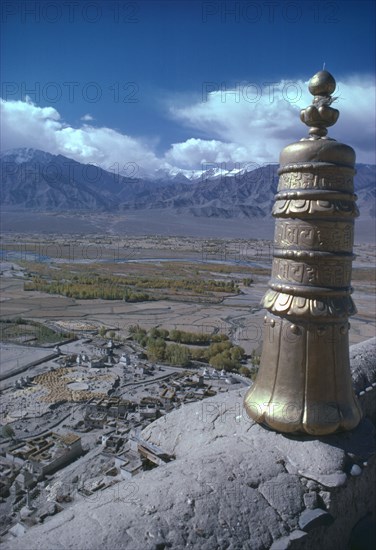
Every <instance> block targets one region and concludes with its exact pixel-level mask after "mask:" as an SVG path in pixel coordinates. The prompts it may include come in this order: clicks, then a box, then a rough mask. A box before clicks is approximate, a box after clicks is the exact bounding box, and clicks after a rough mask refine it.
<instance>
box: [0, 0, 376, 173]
mask: <svg viewBox="0 0 376 550" xmlns="http://www.w3.org/2000/svg"><path fill="white" fill-rule="evenodd" d="M374 20H375V6H374V2H368V1H362V0H361V1H359V0H358V1H354V2H353V1H337V2H336V1H334V2H332V1H321V0H307V1H298V0H296V1H278V0H273V1H272V0H270V1H266V0H265V1H261V0H260V1H249V2H248V1H246V0H245V1H227V2H220V1H190V2H185V1H181V2H179V1H173V0H171V1H163V2H160V1H158V0H154V1H140V2H138V1H135V2H126V1H124V2H123V1H119V2H112V1H108V2H103V1H95V0H94V1H77V0H72V1H70V0H66V1H65V2H60V1H58V0H48V1H46V2H44V1H35V2H34V1H32V0H29V1H25V2H11V1H8V2H7V1H4V2H3V4H2V54H1V55H2V57H1V66H2V89H1V96H2V102H1V107H2V111H3V113H2V116H3V125H2V142H1V146H2V149H9V148H13V147H23V146H28V147H37V148H40V149H44V150H48V151H50V152H51V153H61V154H65V155H66V156H68V157H71V158H75V159H76V160H79V161H82V162H95V163H97V164H100V165H101V166H103V167H104V168H108V167H109V166H110V165H112V164H113V163H115V162H117V163H127V162H128V163H129V162H135V163H137V164H138V165H140V166H141V167H142V169H144V170H146V171H149V172H153V171H154V170H156V169H158V168H167V169H169V168H175V169H180V168H182V169H186V170H190V169H199V168H200V167H201V166H202V164H203V163H209V162H212V163H213V164H214V163H217V164H221V163H222V164H225V165H226V166H227V167H228V168H231V167H232V165H234V164H237V163H243V164H244V163H254V164H263V163H267V162H276V161H278V153H279V150H280V149H281V148H282V147H283V146H284V145H286V144H287V143H289V142H291V141H295V140H296V139H300V138H301V137H304V136H305V135H306V133H307V131H306V129H305V127H304V126H303V125H302V124H301V123H300V121H299V109H300V108H301V107H304V106H306V105H308V104H309V103H310V101H311V96H310V95H309V94H308V92H307V90H306V87H307V81H308V80H309V78H310V77H311V76H312V75H313V74H314V73H315V72H317V71H318V70H320V69H322V65H323V62H325V63H326V68H327V69H328V70H329V71H330V72H332V74H333V75H334V77H335V78H336V80H337V83H338V91H337V92H336V93H335V95H338V96H339V99H338V101H337V102H336V107H337V108H339V109H340V111H341V116H340V119H339V122H338V123H337V126H336V127H334V128H333V129H331V131H330V135H331V136H332V137H334V138H336V139H340V140H343V141H345V142H347V143H349V144H351V145H352V146H353V147H354V148H355V149H356V151H357V153H358V160H359V161H360V162H367V163H374V162H375V157H374V148H375V143H374V117H375V77H374V74H375V23H374Z"/></svg>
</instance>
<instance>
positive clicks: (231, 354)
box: [129, 325, 248, 373]
mask: <svg viewBox="0 0 376 550" xmlns="http://www.w3.org/2000/svg"><path fill="white" fill-rule="evenodd" d="M129 334H130V336H131V337H132V339H133V340H134V341H136V342H138V344H140V346H142V347H143V348H145V349H146V353H147V356H148V358H149V359H150V360H151V361H165V362H167V363H169V364H170V365H176V366H187V365H189V363H190V361H192V360H195V361H202V362H205V363H209V365H211V366H212V367H214V368H215V369H218V370H222V369H224V370H226V371H231V370H239V369H241V368H242V364H241V362H242V360H243V359H244V356H245V352H244V349H243V348H242V347H240V346H235V345H234V344H232V342H230V340H229V339H228V336H226V335H202V334H199V333H194V332H185V331H181V330H171V331H168V330H166V329H163V328H157V327H154V328H152V329H151V330H149V331H146V330H145V329H144V328H142V327H140V326H139V325H134V326H131V327H129ZM168 339H169V340H171V341H174V343H172V344H167V342H166V340H168ZM176 342H179V343H176ZM197 343H198V344H200V345H201V346H203V347H200V348H189V347H188V346H187V345H184V344H197ZM204 344H205V347H204ZM243 370H244V369H243ZM246 372H247V373H248V369H246Z"/></svg>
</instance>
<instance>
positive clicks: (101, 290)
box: [24, 276, 153, 302]
mask: <svg viewBox="0 0 376 550" xmlns="http://www.w3.org/2000/svg"><path fill="white" fill-rule="evenodd" d="M24 290H40V291H42V292H47V293H49V294H60V295H62V296H67V297H68V298H76V299H79V300H90V299H96V298H101V299H102V300H124V301H125V302H145V301H148V300H152V299H153V298H151V297H150V296H149V294H147V293H146V292H138V291H135V290H131V289H129V288H127V287H124V286H120V285H119V286H116V285H114V284H112V283H108V282H103V281H102V280H101V278H100V277H98V278H97V281H96V282H95V281H94V280H90V279H89V280H87V281H84V282H82V281H80V282H73V281H47V280H45V279H42V278H41V277H39V276H35V277H33V279H32V281H29V282H25V283H24Z"/></svg>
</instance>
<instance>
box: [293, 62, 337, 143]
mask: <svg viewBox="0 0 376 550" xmlns="http://www.w3.org/2000/svg"><path fill="white" fill-rule="evenodd" d="M308 89H309V91H310V92H311V94H312V95H313V96H314V97H313V101H312V105H310V106H309V107H306V108H305V109H302V110H301V111H300V119H301V121H302V122H304V124H307V126H310V129H309V135H310V137H309V139H322V138H326V135H327V133H328V130H327V127H328V126H333V124H335V123H336V122H337V119H338V117H339V111H338V110H337V109H333V107H331V104H332V103H333V101H335V99H336V98H335V97H334V98H333V97H331V94H332V93H333V92H334V90H335V89H336V81H335V80H334V77H333V76H332V75H331V74H330V73H329V72H328V71H325V70H322V71H319V72H318V73H316V74H315V75H314V76H313V77H312V78H311V80H310V81H309V83H308Z"/></svg>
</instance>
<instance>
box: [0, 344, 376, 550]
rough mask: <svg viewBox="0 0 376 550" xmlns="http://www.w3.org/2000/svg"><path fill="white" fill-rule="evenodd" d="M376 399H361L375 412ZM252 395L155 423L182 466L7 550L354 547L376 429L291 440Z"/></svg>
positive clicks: (367, 503) (370, 373) (358, 350)
mask: <svg viewBox="0 0 376 550" xmlns="http://www.w3.org/2000/svg"><path fill="white" fill-rule="evenodd" d="M374 345H375V342H374V341H369V342H366V343H364V344H360V345H358V346H354V347H353V349H352V361H353V365H352V368H353V375H354V382H355V385H356V387H357V390H358V392H359V391H360V392H362V391H365V389H364V388H363V387H362V381H363V382H364V381H365V382H366V387H370V386H371V387H372V384H373V383H374V382H375V381H376V380H375V373H374V369H375V363H376V356H375V347H374ZM354 350H355V351H354ZM372 357H373V359H372V360H370V358H372ZM357 385H358V386H357ZM375 393H376V391H375V390H368V391H365V393H364V394H362V395H361V397H360V399H361V400H362V401H363V402H364V396H367V401H366V402H364V406H365V407H366V409H367V410H368V407H369V406H370V405H369V403H370V402H371V396H372V398H373V399H375ZM243 397H244V392H238V391H233V392H228V393H224V394H219V395H217V396H216V397H215V398H213V399H210V400H205V401H202V402H199V403H195V404H192V405H189V406H183V407H182V408H180V409H179V410H177V411H174V412H172V413H170V414H169V415H168V416H166V417H164V418H161V419H159V420H157V421H156V422H154V423H153V424H151V425H149V426H148V427H147V428H146V429H145V430H144V431H143V437H144V438H145V439H147V440H148V441H150V442H153V443H155V444H157V445H160V446H161V447H163V448H164V449H165V450H166V451H167V452H169V453H171V454H174V455H175V456H176V460H175V461H173V462H170V463H169V464H166V465H164V466H160V467H158V468H156V469H154V470H151V471H149V472H143V473H142V474H140V475H138V476H136V477H135V478H133V479H132V480H130V481H124V482H122V483H120V484H118V485H115V486H114V487H111V488H109V489H107V490H105V491H103V492H102V493H100V494H97V495H96V497H95V500H91V499H89V500H86V501H82V502H78V503H77V504H76V505H73V506H72V507H71V508H70V509H69V510H66V511H63V512H60V513H59V514H58V515H56V516H54V517H52V518H50V519H46V522H45V524H43V525H39V526H35V527H32V528H31V529H30V530H28V531H27V532H26V533H25V534H24V535H21V536H19V537H18V538H16V539H14V540H8V541H5V542H4V544H3V546H4V549H7V550H11V549H13V550H14V549H18V550H21V549H22V550H23V549H25V548H28V549H36V548H38V549H40V550H43V549H45V550H47V549H48V550H51V549H54V550H58V549H74V550H78V549H79V550H85V549H90V550H97V549H98V550H99V549H101V550H103V549H106V550H107V549H116V550H118V549H130V550H138V549H140V550H141V549H142V550H149V549H150V550H152V549H154V550H157V549H164V548H172V549H180V548H197V549H200V550H201V549H203V550H212V549H222V548H223V549H225V548H226V549H234V550H235V549H247V550H261V549H268V548H270V549H272V550H283V549H284V548H291V549H294V550H299V549H304V550H311V549H312V550H316V549H317V548H320V550H332V549H333V548H341V549H342V548H343V549H346V548H348V541H349V540H350V537H351V535H352V531H353V528H354V526H356V524H357V523H358V522H359V521H360V520H362V518H365V517H367V515H368V514H371V513H374V504H375V487H376V483H375V481H376V479H375V456H376V455H375V426H374V424H373V423H372V421H371V419H370V418H368V417H365V418H364V419H363V420H362V422H361V424H360V425H359V426H358V427H357V428H356V429H355V430H354V431H352V432H347V433H343V434H338V435H333V436H329V437H322V438H319V439H314V438H307V437H304V438H303V437H302V438H298V437H291V436H285V435H282V434H277V433H275V432H272V431H268V430H266V429H265V428H263V427H262V426H259V425H258V424H255V423H254V422H253V421H251V420H249V419H248V417H247V416H246V414H245V411H244V409H243ZM369 410H370V411H371V409H369ZM360 531H361V532H362V530H361V529H360ZM356 536H358V537H359V533H358V534H357V535H356Z"/></svg>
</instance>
